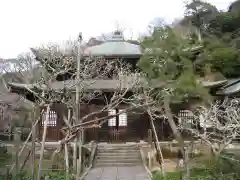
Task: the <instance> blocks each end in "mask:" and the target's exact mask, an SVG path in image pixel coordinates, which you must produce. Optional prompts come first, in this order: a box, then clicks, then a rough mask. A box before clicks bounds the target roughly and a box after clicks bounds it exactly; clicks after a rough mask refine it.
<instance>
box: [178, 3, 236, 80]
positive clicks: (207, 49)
mask: <svg viewBox="0 0 240 180" xmlns="http://www.w3.org/2000/svg"><path fill="white" fill-rule="evenodd" d="M239 4H240V1H239V0H237V1H235V2H233V3H232V4H231V5H230V7H229V10H228V11H227V12H223V11H219V10H218V9H216V7H214V6H213V5H211V4H209V3H205V2H203V1H200V0H193V1H191V2H190V3H188V4H187V5H186V13H185V17H184V18H183V20H182V21H181V23H182V24H184V25H185V26H188V25H189V23H190V24H191V25H192V26H195V27H197V28H198V29H199V31H200V33H201V36H202V40H203V42H202V43H203V45H204V48H203V51H202V53H201V54H200V55H199V56H198V58H197V63H196V64H197V66H198V67H201V68H202V69H201V71H204V67H205V68H206V67H210V69H211V71H212V72H216V71H217V72H220V73H222V74H223V75H224V76H225V77H226V78H234V77H239V76H240V71H239V70H240V57H239V48H240V41H239V40H240V39H239V34H240V6H239Z"/></svg>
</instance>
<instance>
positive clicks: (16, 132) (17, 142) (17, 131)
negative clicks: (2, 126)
mask: <svg viewBox="0 0 240 180" xmlns="http://www.w3.org/2000/svg"><path fill="white" fill-rule="evenodd" d="M14 142H15V169H16V174H18V172H19V157H18V154H19V146H20V142H21V134H20V128H17V127H15V130H14Z"/></svg>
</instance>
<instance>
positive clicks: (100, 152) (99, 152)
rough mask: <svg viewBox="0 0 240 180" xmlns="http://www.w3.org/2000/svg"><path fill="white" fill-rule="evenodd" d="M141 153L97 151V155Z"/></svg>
mask: <svg viewBox="0 0 240 180" xmlns="http://www.w3.org/2000/svg"><path fill="white" fill-rule="evenodd" d="M139 153H140V152H139V151H120V150H117V151H97V152H96V154H116V155H118V154H123V155H124V154H139Z"/></svg>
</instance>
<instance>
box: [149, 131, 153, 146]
mask: <svg viewBox="0 0 240 180" xmlns="http://www.w3.org/2000/svg"><path fill="white" fill-rule="evenodd" d="M152 135H153V134H152V129H148V145H149V146H150V147H152V138H153V137H152Z"/></svg>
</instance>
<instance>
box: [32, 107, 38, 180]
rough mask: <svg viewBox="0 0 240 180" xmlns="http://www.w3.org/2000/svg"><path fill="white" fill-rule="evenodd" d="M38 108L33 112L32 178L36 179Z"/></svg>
mask: <svg viewBox="0 0 240 180" xmlns="http://www.w3.org/2000/svg"><path fill="white" fill-rule="evenodd" d="M36 114H37V113H36V108H35V111H34V112H33V113H32V119H31V121H32V164H31V168H32V179H33V180H34V179H35V159H36V156H35V155H36V152H35V149H36V148H35V145H36V144H35V141H36V129H37V128H36V127H37V126H38V125H36V126H34V124H35V122H36V119H37V118H38V117H37V116H36Z"/></svg>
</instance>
